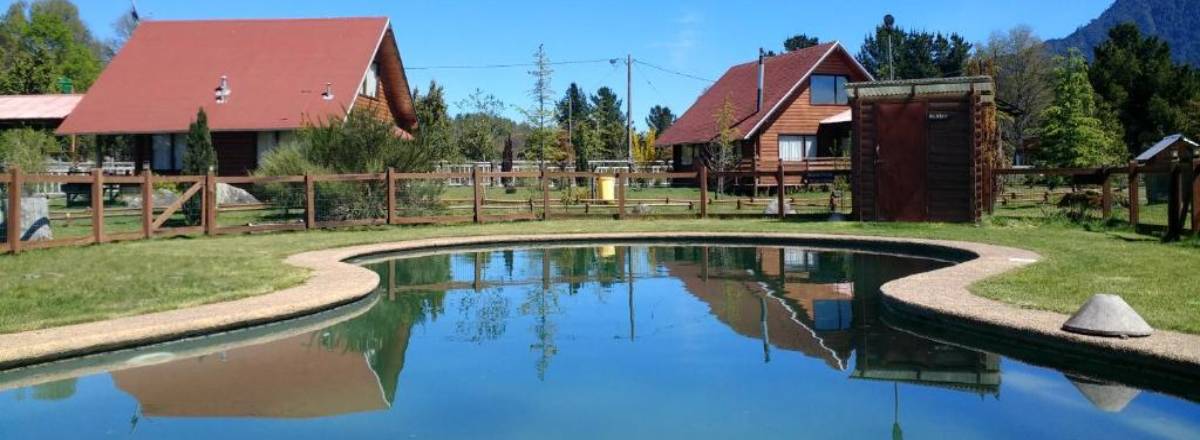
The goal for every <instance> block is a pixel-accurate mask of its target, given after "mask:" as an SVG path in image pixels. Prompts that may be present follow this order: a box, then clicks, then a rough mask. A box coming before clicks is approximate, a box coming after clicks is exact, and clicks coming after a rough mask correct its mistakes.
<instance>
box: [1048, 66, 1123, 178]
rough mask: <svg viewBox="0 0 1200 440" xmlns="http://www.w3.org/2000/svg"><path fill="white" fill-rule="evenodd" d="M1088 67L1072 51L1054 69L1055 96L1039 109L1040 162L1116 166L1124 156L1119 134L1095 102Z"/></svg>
mask: <svg viewBox="0 0 1200 440" xmlns="http://www.w3.org/2000/svg"><path fill="white" fill-rule="evenodd" d="M1094 94H1095V93H1094V92H1093V90H1092V85H1091V83H1090V82H1088V66H1087V62H1086V61H1085V60H1084V58H1083V56H1082V55H1080V54H1079V51H1077V50H1072V51H1071V53H1070V55H1069V56H1068V57H1067V58H1066V59H1065V60H1061V62H1060V63H1059V66H1058V67H1057V68H1055V69H1054V98H1053V100H1052V101H1051V102H1050V105H1049V106H1047V107H1046V109H1045V110H1044V111H1043V112H1042V121H1041V126H1040V127H1039V129H1038V134H1039V135H1040V136H1041V139H1040V148H1039V150H1038V157H1037V159H1038V162H1039V164H1040V165H1044V166H1052V167H1094V166H1101V165H1119V164H1121V163H1123V162H1124V160H1125V158H1126V157H1127V155H1126V152H1125V149H1124V148H1123V147H1122V146H1121V143H1120V141H1119V135H1117V134H1116V133H1114V130H1113V129H1114V127H1113V124H1111V123H1106V122H1105V121H1104V120H1103V119H1102V117H1101V116H1102V115H1101V114H1100V111H1099V110H1098V108H1097V106H1096V104H1095V96H1094Z"/></svg>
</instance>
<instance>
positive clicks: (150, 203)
mask: <svg viewBox="0 0 1200 440" xmlns="http://www.w3.org/2000/svg"><path fill="white" fill-rule="evenodd" d="M153 235H154V177H153V176H152V175H151V173H150V170H145V171H142V238H150V237H151V236H153Z"/></svg>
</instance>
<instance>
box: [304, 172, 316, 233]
mask: <svg viewBox="0 0 1200 440" xmlns="http://www.w3.org/2000/svg"><path fill="white" fill-rule="evenodd" d="M316 195H317V188H316V184H315V183H313V176H312V174H308V173H304V229H312V228H315V227H316V224H317V200H316Z"/></svg>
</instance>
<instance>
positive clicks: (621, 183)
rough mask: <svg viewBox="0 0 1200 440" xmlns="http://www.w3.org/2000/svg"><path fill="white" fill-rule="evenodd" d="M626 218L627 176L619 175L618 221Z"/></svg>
mask: <svg viewBox="0 0 1200 440" xmlns="http://www.w3.org/2000/svg"><path fill="white" fill-rule="evenodd" d="M623 218H625V176H623V175H622V173H617V220H621V219H623Z"/></svg>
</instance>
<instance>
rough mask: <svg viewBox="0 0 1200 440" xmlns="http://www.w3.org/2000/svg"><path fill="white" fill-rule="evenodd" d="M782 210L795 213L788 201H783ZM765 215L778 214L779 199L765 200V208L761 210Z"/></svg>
mask: <svg viewBox="0 0 1200 440" xmlns="http://www.w3.org/2000/svg"><path fill="white" fill-rule="evenodd" d="M783 212H784V213H787V214H795V213H796V210H794V209H792V205H791V204H790V203H788V202H783ZM763 214H765V215H779V200H776V199H771V201H770V202H767V209H765V210H763Z"/></svg>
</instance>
